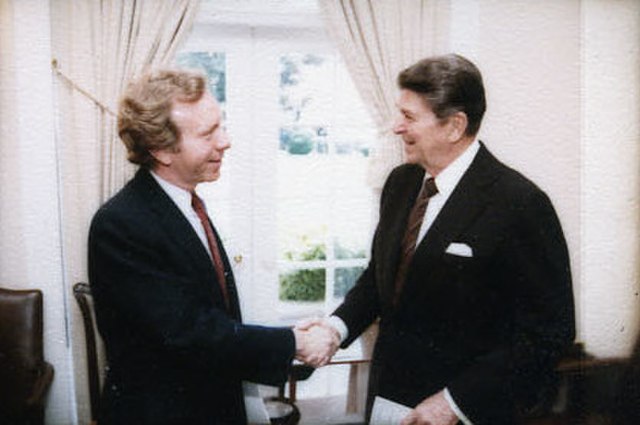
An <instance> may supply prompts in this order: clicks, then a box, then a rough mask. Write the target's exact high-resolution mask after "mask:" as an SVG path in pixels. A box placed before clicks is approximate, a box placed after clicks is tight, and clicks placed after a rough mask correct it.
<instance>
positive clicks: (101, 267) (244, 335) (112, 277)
mask: <svg viewBox="0 0 640 425" xmlns="http://www.w3.org/2000/svg"><path fill="white" fill-rule="evenodd" d="M141 220H145V219H144V218H142V219H141ZM149 229H150V227H149V226H148V225H145V224H144V223H142V221H133V222H132V221H131V220H129V219H126V220H125V219H123V217H122V215H121V214H120V215H119V214H116V213H114V212H113V211H110V210H108V209H102V210H101V211H99V212H98V214H96V217H95V218H94V220H93V222H92V225H91V230H90V234H89V279H90V282H91V286H92V290H93V293H94V299H95V305H96V314H97V317H98V323H99V325H100V324H102V325H103V326H102V329H101V332H102V333H103V334H104V335H103V336H104V337H105V340H107V341H109V342H110V343H111V351H112V355H113V354H114V353H115V355H117V354H118V352H119V351H120V352H125V351H126V350H127V349H129V348H131V346H134V347H135V344H137V343H138V342H136V340H140V341H143V342H139V343H140V345H143V344H144V346H146V347H156V348H157V349H158V350H161V351H162V352H164V353H168V354H169V355H170V356H171V357H172V358H173V359H174V361H176V362H184V363H185V364H190V365H194V367H200V368H202V370H203V371H211V372H212V373H214V374H216V375H223V376H234V377H236V378H238V379H243V380H251V381H255V382H260V383H266V384H277V383H281V382H284V381H285V380H286V377H287V372H288V368H289V367H290V362H291V360H292V358H293V355H294V353H295V339H294V336H293V332H292V331H291V330H290V329H285V328H268V327H260V326H247V325H243V324H241V323H239V322H237V321H234V320H232V319H230V318H229V317H228V316H227V315H226V313H225V312H223V311H221V310H219V309H216V308H215V307H213V306H212V302H211V300H210V299H207V296H209V297H210V296H211V294H210V293H206V291H202V289H198V288H203V287H205V285H203V284H202V282H198V281H197V278H195V277H194V276H195V275H194V273H193V271H191V272H187V271H186V270H188V269H185V268H186V267H188V266H187V265H185V264H184V261H182V263H181V259H175V258H172V256H171V255H168V254H171V251H167V250H163V244H164V245H166V243H165V241H164V240H160V238H159V237H158V236H157V235H154V234H153V232H150V231H149ZM182 260H183V259H182Z"/></svg>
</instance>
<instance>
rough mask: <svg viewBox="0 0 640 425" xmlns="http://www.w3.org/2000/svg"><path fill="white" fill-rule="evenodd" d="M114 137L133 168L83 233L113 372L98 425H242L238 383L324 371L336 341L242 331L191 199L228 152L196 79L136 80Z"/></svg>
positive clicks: (208, 231) (222, 264)
mask: <svg viewBox="0 0 640 425" xmlns="http://www.w3.org/2000/svg"><path fill="white" fill-rule="evenodd" d="M118 129H119V135H120V137H121V138H122V140H123V142H124V143H125V145H126V147H127V150H128V155H129V160H130V161H132V162H134V163H136V164H140V166H141V167H140V169H139V171H138V172H137V174H136V175H135V177H134V178H133V179H132V180H131V181H130V182H129V183H128V184H127V185H126V186H125V187H124V188H123V189H122V190H121V191H120V192H119V193H118V194H116V195H115V196H114V197H113V198H112V199H110V200H109V201H108V202H107V203H105V204H104V205H103V206H102V207H101V208H100V210H99V211H98V212H97V213H96V215H95V217H94V219H93V221H92V224H91V229H90V234H89V278H90V282H91V287H92V291H93V295H94V300H95V308H96V315H97V322H98V328H99V330H100V333H101V334H102V337H103V338H104V342H105V346H106V351H107V361H108V365H109V369H108V373H107V376H106V382H105V385H104V389H103V398H102V403H101V414H100V415H101V416H100V424H101V425H102V424H104V425H108V424H123V425H124V424H126V425H130V424H137V425H141V424H154V425H157V424H175V425H178V424H180V425H183V424H191V425H192V424H207V425H214V424H246V422H247V419H246V412H245V405H244V401H243V389H242V381H253V382H259V383H265V384H274V385H275V384H280V383H283V382H284V381H285V380H286V377H287V373H288V370H289V367H290V364H291V361H292V359H293V358H294V355H295V356H296V357H297V358H299V359H301V360H303V361H306V362H308V363H310V364H313V365H320V364H322V363H323V362H326V361H327V359H328V355H327V353H328V352H329V351H331V350H333V349H335V347H336V346H337V345H338V340H337V335H336V334H335V333H334V334H331V333H329V332H327V330H326V329H325V330H324V331H323V332H316V333H315V334H311V333H308V332H305V331H300V330H297V329H294V330H292V329H286V328H267V327H261V326H248V325H243V324H242V323H241V314H240V308H239V303H238V296H237V291H236V286H235V282H234V278H233V273H232V272H231V268H230V265H229V261H228V259H227V256H226V254H225V252H224V248H223V246H222V244H221V242H220V239H219V237H218V235H217V233H216V232H215V230H214V228H213V226H212V224H211V222H210V220H209V218H208V216H207V214H206V212H205V207H204V204H203V203H202V201H201V200H200V198H199V197H198V196H197V194H196V193H195V188H196V185H197V184H198V183H200V182H206V181H214V180H216V179H218V177H219V175H220V166H221V162H222V158H223V154H224V151H225V150H226V149H228V148H229V146H230V144H229V139H228V137H227V135H226V133H225V131H224V129H223V126H222V123H221V113H220V108H219V106H218V104H217V103H216V101H215V100H214V99H213V97H212V96H211V95H210V94H209V93H208V92H207V91H206V81H205V79H204V78H203V77H202V76H200V75H198V74H193V73H188V72H182V71H158V72H153V73H150V74H147V75H145V76H143V77H141V78H140V79H139V80H137V81H136V82H134V83H133V84H131V85H130V86H129V88H128V89H127V92H126V93H125V96H124V97H123V99H122V101H121V104H120V109H119V113H118Z"/></svg>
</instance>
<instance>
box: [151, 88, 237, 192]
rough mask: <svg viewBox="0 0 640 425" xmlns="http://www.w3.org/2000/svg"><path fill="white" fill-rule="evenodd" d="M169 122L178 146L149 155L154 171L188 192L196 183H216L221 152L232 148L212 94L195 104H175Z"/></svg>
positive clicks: (218, 175) (221, 156)
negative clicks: (152, 158) (170, 121)
mask: <svg viewBox="0 0 640 425" xmlns="http://www.w3.org/2000/svg"><path fill="white" fill-rule="evenodd" d="M171 120H172V122H173V123H174V124H175V125H176V127H177V129H178V134H179V139H178V144H177V146H176V147H170V148H165V149H161V150H157V151H154V152H152V155H153V156H154V157H155V159H156V161H157V164H156V167H155V168H154V171H155V172H156V173H158V175H160V177H162V178H164V179H165V180H167V181H169V182H171V183H173V184H175V185H176V186H179V187H181V188H183V189H185V190H188V191H193V190H194V189H195V187H196V185H197V184H198V183H202V182H211V181H215V180H217V179H218V178H219V177H220V167H221V165H222V158H223V156H224V151H225V150H227V149H228V148H229V147H230V146H231V145H230V143H229V137H228V136H227V134H226V132H225V130H224V128H223V127H222V122H221V111H220V107H219V106H218V104H217V102H216V101H215V100H214V98H213V97H212V96H211V94H209V93H205V94H204V95H203V96H202V97H201V98H200V100H198V101H196V102H180V101H174V102H173V105H172V108H171Z"/></svg>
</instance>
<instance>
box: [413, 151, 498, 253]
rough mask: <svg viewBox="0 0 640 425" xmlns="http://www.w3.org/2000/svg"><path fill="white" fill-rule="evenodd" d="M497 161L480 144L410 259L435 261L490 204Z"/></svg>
mask: <svg viewBox="0 0 640 425" xmlns="http://www.w3.org/2000/svg"><path fill="white" fill-rule="evenodd" d="M497 165H498V162H497V160H496V159H495V158H494V157H493V156H492V155H491V154H490V153H489V151H488V150H487V149H486V148H485V147H484V144H481V146H480V150H479V151H478V154H477V155H476V157H475V158H474V160H473V162H472V163H471V165H470V166H469V169H468V170H467V171H466V172H465V174H464V175H463V176H462V179H461V180H460V182H459V183H458V185H457V186H456V188H455V189H454V191H453V193H451V195H450V196H449V199H448V200H447V202H446V203H445V205H444V206H443V207H442V209H441V210H440V213H439V214H438V216H437V217H436V219H435V221H434V222H433V224H432V225H431V227H430V228H429V231H428V232H427V234H426V235H425V237H424V238H423V239H422V241H421V242H420V244H419V245H418V248H417V250H416V255H415V257H414V259H421V260H422V259H425V258H426V259H433V258H439V257H440V256H441V255H442V254H444V252H445V249H446V248H447V246H448V245H449V244H450V243H451V242H454V241H456V238H457V237H458V236H460V235H461V234H462V233H463V232H464V231H465V229H467V228H468V227H469V226H470V225H471V224H472V223H473V222H474V221H475V219H476V217H478V215H479V214H481V213H482V212H483V211H484V209H485V208H486V207H487V205H488V204H489V202H490V199H489V198H490V192H491V191H490V187H491V185H492V184H493V182H494V181H495V179H496V178H497V177H498V167H497Z"/></svg>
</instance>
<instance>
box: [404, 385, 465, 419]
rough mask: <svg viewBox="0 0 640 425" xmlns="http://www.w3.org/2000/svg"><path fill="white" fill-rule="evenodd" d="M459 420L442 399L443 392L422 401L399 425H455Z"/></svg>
mask: <svg viewBox="0 0 640 425" xmlns="http://www.w3.org/2000/svg"><path fill="white" fill-rule="evenodd" d="M458 421H459V419H458V416H456V414H455V412H454V411H453V410H451V407H450V406H449V403H448V402H447V400H446V399H445V398H444V390H442V391H440V392H439V393H437V394H434V395H432V396H431V397H428V398H426V399H424V400H423V401H422V402H421V403H420V404H418V405H417V406H416V408H415V409H413V410H412V411H411V412H409V414H408V415H407V416H405V417H404V419H403V420H402V422H401V423H400V425H456V424H457V423H458Z"/></svg>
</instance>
